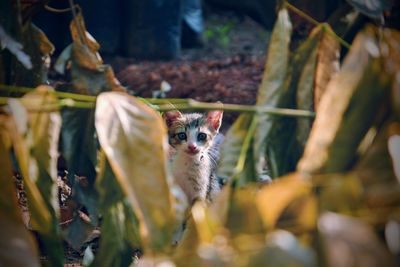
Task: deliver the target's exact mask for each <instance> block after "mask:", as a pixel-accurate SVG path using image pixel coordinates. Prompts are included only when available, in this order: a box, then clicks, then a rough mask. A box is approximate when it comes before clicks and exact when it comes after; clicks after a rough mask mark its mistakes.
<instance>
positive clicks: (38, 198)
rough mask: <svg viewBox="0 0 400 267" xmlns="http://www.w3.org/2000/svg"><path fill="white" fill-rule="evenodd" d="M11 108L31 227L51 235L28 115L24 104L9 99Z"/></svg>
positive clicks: (15, 145)
mask: <svg viewBox="0 0 400 267" xmlns="http://www.w3.org/2000/svg"><path fill="white" fill-rule="evenodd" d="M8 105H9V107H10V110H11V114H12V118H13V119H12V120H11V121H10V123H9V128H8V131H9V134H10V136H11V139H12V143H13V148H14V153H15V156H16V159H17V161H18V166H19V169H20V172H21V174H22V177H24V184H25V188H26V193H27V197H28V201H29V210H30V214H31V221H30V223H31V225H32V228H33V229H36V230H38V231H40V232H41V233H49V232H50V229H51V217H52V216H51V213H50V211H49V209H48V207H47V205H46V202H45V200H44V198H43V196H42V195H41V193H40V190H39V188H38V187H37V185H36V179H37V178H38V176H37V175H38V166H37V163H36V161H34V160H32V158H31V155H30V151H29V148H30V145H29V144H30V142H31V141H29V140H26V139H25V137H27V138H29V135H28V113H27V111H26V109H25V107H24V106H23V105H22V103H21V102H20V101H18V100H16V99H9V104H8Z"/></svg>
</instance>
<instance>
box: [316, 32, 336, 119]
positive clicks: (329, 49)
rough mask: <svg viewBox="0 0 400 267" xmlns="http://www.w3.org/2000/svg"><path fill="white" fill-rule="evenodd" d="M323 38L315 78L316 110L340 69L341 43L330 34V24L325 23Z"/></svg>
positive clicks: (319, 47)
mask: <svg viewBox="0 0 400 267" xmlns="http://www.w3.org/2000/svg"><path fill="white" fill-rule="evenodd" d="M323 27H324V30H323V32H322V36H321V40H320V42H319V43H318V48H317V62H316V67H315V78H314V110H315V111H318V105H319V102H320V100H321V97H322V95H323V94H324V92H325V90H326V86H327V84H328V83H329V81H330V80H331V78H332V77H333V76H334V75H335V74H336V73H337V72H338V71H339V56H340V53H339V51H340V44H339V41H338V40H337V39H336V38H334V37H333V36H332V34H330V32H329V31H332V29H331V28H330V26H329V25H323Z"/></svg>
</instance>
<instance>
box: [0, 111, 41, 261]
mask: <svg viewBox="0 0 400 267" xmlns="http://www.w3.org/2000/svg"><path fill="white" fill-rule="evenodd" d="M8 120H9V119H8V118H7V117H6V116H4V115H1V116H0V166H1V172H0V235H1V239H0V263H1V264H2V265H4V266H17V267H25V266H40V264H39V255H38V251H37V247H36V244H35V241H34V239H33V237H32V235H31V234H30V233H29V232H28V230H27V229H26V227H25V225H24V223H23V221H22V214H21V208H20V207H19V205H18V203H17V197H16V196H17V194H16V192H15V185H14V182H13V178H12V176H13V174H12V167H11V160H10V155H11V151H10V150H9V148H8V147H7V145H6V143H7V142H6V140H7V139H9V138H10V137H9V136H8V135H9V133H8V132H7V126H6V124H7V123H8ZM16 241H18V242H16ZM21 255H23V257H21Z"/></svg>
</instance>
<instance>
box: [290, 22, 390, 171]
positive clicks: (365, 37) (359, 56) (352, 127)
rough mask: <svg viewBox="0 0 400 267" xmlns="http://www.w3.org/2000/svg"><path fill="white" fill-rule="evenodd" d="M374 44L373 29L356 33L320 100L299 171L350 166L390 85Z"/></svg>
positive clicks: (375, 38)
mask: <svg viewBox="0 0 400 267" xmlns="http://www.w3.org/2000/svg"><path fill="white" fill-rule="evenodd" d="M378 47H379V46H378V37H377V30H375V29H373V28H367V29H366V30H364V31H363V32H361V33H359V34H358V35H357V37H356V39H355V41H354V43H353V45H352V49H351V50H350V52H349V54H348V55H347V57H346V58H345V60H344V63H343V67H342V69H341V70H340V71H339V72H338V74H337V75H336V76H335V77H334V78H333V79H332V80H331V81H330V82H329V84H328V86H327V89H326V92H325V94H324V96H323V98H322V99H321V103H320V105H319V111H318V114H317V117H316V119H315V122H314V126H313V129H312V131H311V134H310V138H309V140H308V143H307V146H306V148H305V152H304V155H303V158H302V159H301V160H300V162H299V164H298V168H297V169H298V170H299V171H300V172H305V173H329V172H341V171H346V170H348V169H349V168H350V167H351V166H352V164H353V162H354V157H355V153H356V150H357V148H358V146H359V144H360V141H361V140H362V138H363V137H364V135H365V134H366V132H367V131H368V129H369V128H370V126H371V125H372V121H373V120H374V118H375V117H376V114H377V113H378V109H379V107H380V106H381V103H382V102H381V101H382V99H383V96H384V95H385V92H388V90H389V86H390V85H389V81H390V75H389V74H387V73H385V72H384V71H383V70H382V58H381V55H380V50H379V48H378ZM332 103H334V105H333V104H332Z"/></svg>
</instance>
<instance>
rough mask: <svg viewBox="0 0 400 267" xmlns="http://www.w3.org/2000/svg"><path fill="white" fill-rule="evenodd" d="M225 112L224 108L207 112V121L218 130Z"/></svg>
mask: <svg viewBox="0 0 400 267" xmlns="http://www.w3.org/2000/svg"><path fill="white" fill-rule="evenodd" d="M223 113H224V112H223V111H222V110H212V111H209V112H207V115H206V118H207V122H208V124H209V125H210V126H211V127H212V128H214V129H215V130H216V131H218V130H219V127H221V123H222V114H223Z"/></svg>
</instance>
